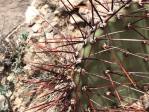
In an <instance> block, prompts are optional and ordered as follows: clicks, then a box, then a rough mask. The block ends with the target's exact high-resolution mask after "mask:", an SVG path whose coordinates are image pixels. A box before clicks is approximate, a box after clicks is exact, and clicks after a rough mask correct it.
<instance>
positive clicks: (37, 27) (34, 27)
mask: <svg viewBox="0 0 149 112" xmlns="http://www.w3.org/2000/svg"><path fill="white" fill-rule="evenodd" d="M41 29H42V27H41V24H35V25H34V26H32V31H33V32H34V33H38V32H40V31H41Z"/></svg>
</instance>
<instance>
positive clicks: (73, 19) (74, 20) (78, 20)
mask: <svg viewBox="0 0 149 112" xmlns="http://www.w3.org/2000/svg"><path fill="white" fill-rule="evenodd" d="M72 16H73V17H70V20H69V21H70V23H71V24H76V23H81V22H84V21H83V20H82V19H81V18H80V17H79V16H78V15H76V14H73V15H72Z"/></svg>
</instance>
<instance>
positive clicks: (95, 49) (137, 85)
mask: <svg viewBox="0 0 149 112" xmlns="http://www.w3.org/2000/svg"><path fill="white" fill-rule="evenodd" d="M74 1H75V0H74ZM74 1H72V0H60V1H58V2H60V4H61V7H59V9H58V11H57V12H55V13H56V14H57V16H59V17H61V18H62V20H64V19H65V18H71V19H69V20H68V22H67V23H68V24H73V26H74V27H75V29H77V30H78V31H79V36H76V35H75V36H73V35H72V34H71V33H69V32H66V30H63V27H62V28H61V29H58V28H57V29H55V27H53V31H56V36H51V35H50V34H51V33H44V34H46V36H45V35H44V36H45V37H46V38H44V36H40V35H38V37H37V36H32V37H30V38H29V39H28V44H27V45H28V46H29V48H27V50H26V55H25V57H26V58H25V59H24V60H25V63H26V65H27V66H29V68H30V69H32V71H33V72H32V73H31V75H32V76H29V77H34V78H30V79H29V80H28V81H27V82H29V84H33V85H34V86H33V87H35V88H36V89H34V90H36V91H37V94H38V95H39V94H41V91H48V92H46V93H45V94H42V95H39V96H40V97H39V98H41V97H42V98H43V97H44V100H42V101H43V103H41V104H39V105H36V106H35V105H32V106H30V107H29V109H27V110H32V109H35V108H36V109H37V110H39V111H41V110H44V111H45V110H50V112H51V111H57V112H66V111H69V112H99V111H106V110H107V111H108V109H112V108H115V109H117V110H118V109H121V111H122V110H123V111H129V109H130V110H132V111H135V110H137V109H140V110H139V111H145V109H148V107H149V106H147V105H146V106H144V108H136V107H131V105H132V104H133V102H136V101H138V100H139V98H140V96H142V95H144V94H145V93H146V92H147V91H148V83H149V79H148V78H149V77H148V76H149V55H148V53H149V47H148V44H149V40H148V39H149V37H148V36H149V31H148V26H149V11H148V8H149V7H148V1H147V0H146V1H145V0H78V1H80V2H78V3H75V2H74ZM47 4H50V2H48V3H47ZM50 7H51V6H50ZM53 7H56V6H53ZM53 7H52V8H53ZM83 7H85V8H84V10H83ZM53 10H54V9H53ZM62 11H63V13H66V14H65V15H63V16H62V15H60V14H59V12H62ZM36 19H37V18H36ZM38 19H42V23H44V24H42V25H45V26H44V28H42V29H41V30H40V31H41V32H46V31H48V30H49V29H48V26H51V24H50V22H49V20H48V18H44V16H43V15H42V16H38ZM65 20H67V19H65ZM37 21H38V23H35V24H39V21H40V20H37ZM64 27H66V24H65V25H64ZM68 30H69V29H68ZM30 43H31V44H30ZM27 54H28V55H27ZM29 54H30V57H29ZM29 58H30V59H29ZM35 74H36V75H35ZM37 76H38V77H37ZM46 76H47V77H48V78H47V77H46ZM39 77H40V78H39ZM41 77H44V78H41ZM45 77H46V78H45ZM38 85H40V88H39V86H38ZM39 91H40V92H39ZM38 95H37V96H38ZM146 103H147V102H146ZM143 105H144V104H143ZM127 109H128V110H127Z"/></svg>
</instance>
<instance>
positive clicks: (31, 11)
mask: <svg viewBox="0 0 149 112" xmlns="http://www.w3.org/2000/svg"><path fill="white" fill-rule="evenodd" d="M39 15H40V13H39V11H38V10H37V9H36V8H35V7H34V6H29V7H28V8H27V10H26V12H25V23H27V24H28V25H31V24H33V23H34V22H35V18H36V17H37V16H39Z"/></svg>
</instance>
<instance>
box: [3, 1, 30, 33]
mask: <svg viewBox="0 0 149 112" xmlns="http://www.w3.org/2000/svg"><path fill="white" fill-rule="evenodd" d="M29 1H30V0H0V34H1V35H6V34H7V33H9V32H10V31H11V30H12V29H13V28H15V27H16V26H17V25H19V24H20V23H21V22H22V21H23V20H24V12H25V10H26V7H27V6H28V5H29V4H30V2H29Z"/></svg>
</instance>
